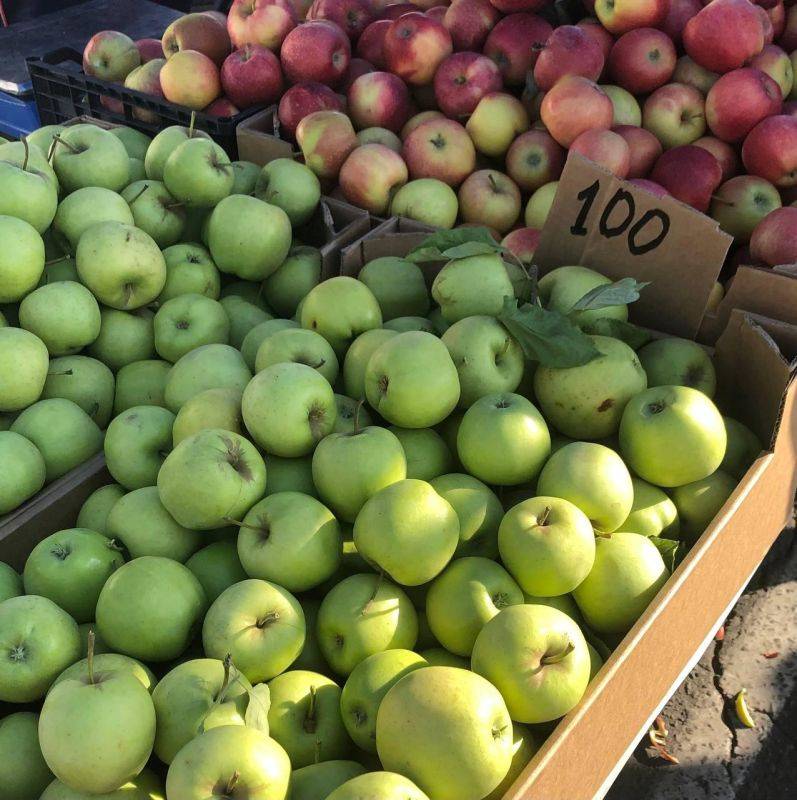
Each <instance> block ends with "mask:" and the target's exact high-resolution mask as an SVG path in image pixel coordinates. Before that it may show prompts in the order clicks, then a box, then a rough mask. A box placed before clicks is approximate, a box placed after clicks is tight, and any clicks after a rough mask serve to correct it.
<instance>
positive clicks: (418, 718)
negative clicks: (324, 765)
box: [338, 667, 586, 800]
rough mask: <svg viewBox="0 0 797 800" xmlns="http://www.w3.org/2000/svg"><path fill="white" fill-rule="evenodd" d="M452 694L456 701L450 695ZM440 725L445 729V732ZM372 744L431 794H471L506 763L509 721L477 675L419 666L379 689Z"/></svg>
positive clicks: (465, 797) (449, 799) (467, 797)
mask: <svg viewBox="0 0 797 800" xmlns="http://www.w3.org/2000/svg"><path fill="white" fill-rule="evenodd" d="M585 685H586V681H585ZM452 696H457V697H459V698H460V700H461V702H459V703H451V702H449V701H450V698H451V697H452ZM441 730H446V731H447V732H448V734H447V736H446V737H445V738H444V739H443V738H441V736H440V731H441ZM376 746H377V751H378V753H379V759H380V761H381V762H382V764H383V765H384V767H385V769H387V770H395V771H396V772H399V773H401V774H404V775H407V776H408V777H409V778H410V779H411V780H413V781H414V782H415V783H416V784H418V786H419V787H420V788H421V789H422V790H423V791H425V792H427V793H428V794H429V795H430V796H432V797H435V798H438V800H477V798H482V797H484V796H485V795H486V794H488V793H489V792H491V791H492V790H493V789H494V788H495V787H496V786H497V785H498V784H499V783H500V782H501V780H502V779H503V778H504V776H505V775H506V773H507V771H508V770H509V765H510V763H511V760H512V723H511V721H510V716H509V712H508V711H507V707H506V704H505V702H504V700H503V699H502V697H501V695H500V694H499V692H498V690H497V689H496V688H495V687H494V686H492V685H491V684H490V683H489V682H488V681H487V680H485V679H484V678H482V677H481V676H479V675H477V674H475V673H473V672H469V671H467V670H464V669H457V668H454V667H424V668H423V669H418V670H414V671H413V672H410V673H409V674H408V675H405V676H404V677H403V678H402V679H401V680H400V681H399V682H398V683H396V684H395V685H394V686H393V687H392V688H391V689H390V690H389V691H388V693H387V694H386V695H385V697H384V699H383V700H382V703H381V705H380V707H379V713H378V715H377V720H376ZM441 776H445V777H441ZM355 780H357V779H355ZM338 791H340V790H338ZM344 797H345V795H344Z"/></svg>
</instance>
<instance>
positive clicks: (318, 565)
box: [238, 492, 342, 752]
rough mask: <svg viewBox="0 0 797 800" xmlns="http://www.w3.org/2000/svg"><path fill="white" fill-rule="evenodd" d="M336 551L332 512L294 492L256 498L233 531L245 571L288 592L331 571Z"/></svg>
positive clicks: (335, 523) (336, 528)
mask: <svg viewBox="0 0 797 800" xmlns="http://www.w3.org/2000/svg"><path fill="white" fill-rule="evenodd" d="M341 552H342V539H341V534H340V526H339V525H338V521H337V520H336V519H335V517H334V516H333V515H332V512H331V511H330V510H329V509H328V508H327V507H326V506H324V505H323V504H322V503H320V502H319V501H318V500H316V499H315V498H313V497H309V496H308V495H305V494H300V493H299V492H278V493H277V494H272V495H269V496H268V497H266V498H265V499H264V500H261V501H260V502H259V503H256V504H255V505H254V506H252V508H251V509H250V510H249V512H248V513H247V515H246V516H245V517H244V518H243V522H242V523H241V532H240V533H239V534H238V557H239V558H240V560H241V565H242V566H243V568H244V571H245V572H246V574H247V575H248V576H249V577H250V578H261V579H263V580H267V581H274V582H279V584H280V586H283V587H284V588H286V589H287V590H288V591H290V592H304V591H307V590H308V589H312V588H313V587H315V586H318V585H319V584H320V583H323V582H324V581H325V580H327V579H328V578H330V577H331V576H332V575H334V574H335V572H336V571H337V569H338V567H339V566H340V559H341ZM289 752H290V751H289Z"/></svg>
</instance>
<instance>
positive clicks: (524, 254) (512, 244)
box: [501, 228, 541, 267]
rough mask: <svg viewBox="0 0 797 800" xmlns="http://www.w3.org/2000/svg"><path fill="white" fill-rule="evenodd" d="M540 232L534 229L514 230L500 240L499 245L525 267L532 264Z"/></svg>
mask: <svg viewBox="0 0 797 800" xmlns="http://www.w3.org/2000/svg"><path fill="white" fill-rule="evenodd" d="M540 234H541V231H539V230H537V229H536V228H516V229H515V230H513V231H510V232H509V233H508V234H507V235H506V236H504V238H503V239H502V240H501V244H502V245H503V246H504V247H506V249H507V250H509V252H510V253H512V255H513V256H514V257H515V258H516V259H517V260H518V261H520V262H521V263H522V264H525V265H526V266H527V267H528V266H531V264H532V263H533V262H534V253H535V251H536V250H537V245H538V244H539V243H540Z"/></svg>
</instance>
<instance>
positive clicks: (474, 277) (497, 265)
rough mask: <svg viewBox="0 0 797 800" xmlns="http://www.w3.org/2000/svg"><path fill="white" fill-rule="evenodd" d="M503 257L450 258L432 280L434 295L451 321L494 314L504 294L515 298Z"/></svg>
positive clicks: (501, 305) (489, 255)
mask: <svg viewBox="0 0 797 800" xmlns="http://www.w3.org/2000/svg"><path fill="white" fill-rule="evenodd" d="M514 296H515V291H514V289H513V287H512V281H510V280H509V275H508V274H507V271H506V267H504V262H503V261H502V260H501V257H500V256H499V255H497V254H495V253H489V254H486V255H477V256H468V257H467V258H458V259H455V260H454V261H449V262H448V264H446V265H445V266H444V267H443V269H441V270H440V272H438V273H437V277H436V278H435V279H434V283H432V297H433V298H434V299H435V302H436V303H437V304H438V305H439V306H440V310H441V312H442V314H443V319H445V320H446V321H447V322H449V323H454V322H458V321H459V320H461V319H464V318H465V317H472V316H476V315H484V316H488V317H494V316H496V314H498V312H499V311H500V310H501V308H502V307H503V305H504V298H505V297H514Z"/></svg>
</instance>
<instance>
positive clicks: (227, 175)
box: [133, 139, 235, 244]
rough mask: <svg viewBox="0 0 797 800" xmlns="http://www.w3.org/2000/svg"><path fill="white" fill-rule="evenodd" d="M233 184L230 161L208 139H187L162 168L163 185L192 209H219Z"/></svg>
mask: <svg viewBox="0 0 797 800" xmlns="http://www.w3.org/2000/svg"><path fill="white" fill-rule="evenodd" d="M234 180H235V178H234V175H233V168H232V164H231V163H230V159H229V157H228V156H227V154H226V153H225V152H224V150H223V149H222V148H221V147H220V146H219V145H217V144H216V143H215V142H212V141H208V140H207V139H188V140H186V141H185V142H183V143H182V144H180V145H178V146H177V147H176V148H175V149H174V150H173V151H172V153H171V155H170V156H169V157H168V158H167V159H166V163H165V165H164V167H163V183H164V185H165V186H166V188H167V189H168V190H169V192H171V194H172V195H173V196H174V197H175V198H176V199H177V200H178V201H179V202H181V203H184V204H185V205H187V206H188V207H189V208H196V207H199V208H210V207H212V206H215V205H217V204H218V203H219V202H220V201H221V200H223V199H224V198H225V197H227V195H229V194H230V191H231V190H232V185H233V181H234ZM133 216H134V217H135V214H134V215H133ZM170 244H173V242H170Z"/></svg>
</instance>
